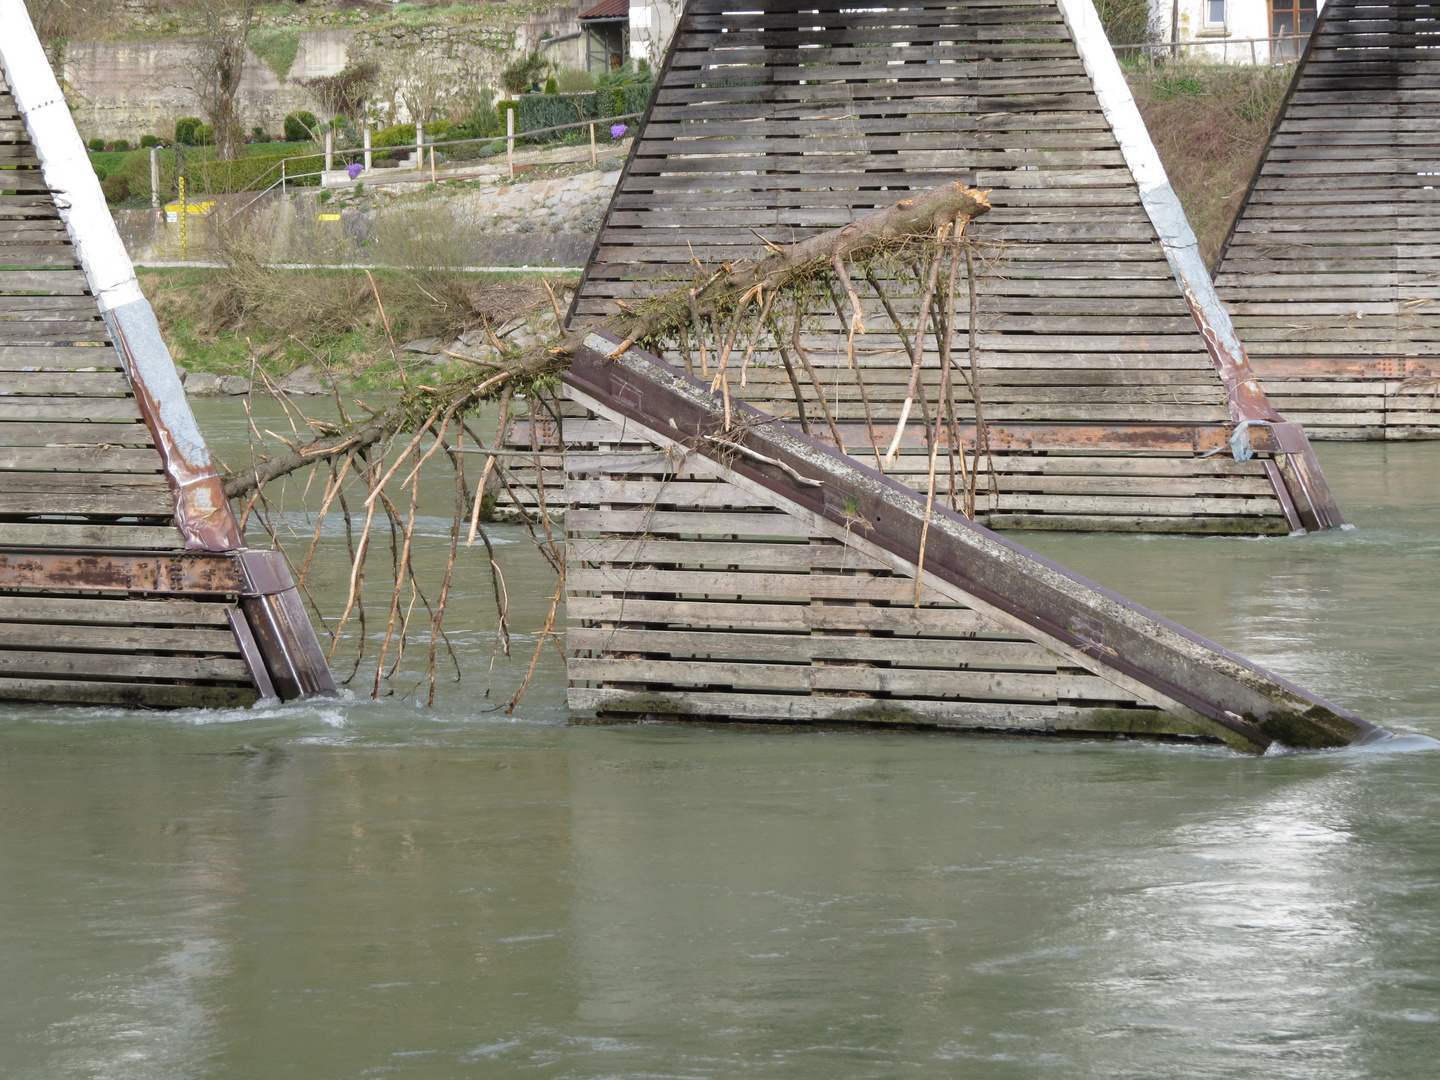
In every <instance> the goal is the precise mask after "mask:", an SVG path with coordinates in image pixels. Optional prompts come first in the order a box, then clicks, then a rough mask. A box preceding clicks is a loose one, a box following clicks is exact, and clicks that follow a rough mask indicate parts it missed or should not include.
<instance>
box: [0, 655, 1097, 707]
mask: <svg viewBox="0 0 1440 1080" xmlns="http://www.w3.org/2000/svg"><path fill="white" fill-rule="evenodd" d="M5 655H6V654H5V653H3V652H0V671H3V670H5V664H4V661H5ZM566 666H567V670H568V672H569V676H570V679H571V681H573V682H628V683H663V684H665V685H684V686H727V687H734V688H735V689H749V688H764V689H768V690H778V691H797V690H803V691H827V690H828V691H859V692H861V693H876V694H896V695H900V696H903V697H958V698H969V699H975V700H981V701H986V700H989V701H1040V702H1047V703H1057V702H1059V701H1062V700H1089V701H1105V700H1109V699H1110V697H1111V695H1112V694H1114V693H1115V686H1114V684H1113V683H1109V682H1106V681H1105V680H1104V679H1099V678H1096V677H1095V676H1093V675H1056V674H1042V673H1037V672H1011V671H939V670H934V669H924V668H894V667H892V668H876V667H863V666H854V665H850V664H834V665H820V666H807V665H801V664H766V663H731V662H726V661H718V660H709V661H700V660H615V659H594V658H589V657H571V659H570V660H569V662H568V663H567V665H566ZM1121 696H1124V695H1121Z"/></svg>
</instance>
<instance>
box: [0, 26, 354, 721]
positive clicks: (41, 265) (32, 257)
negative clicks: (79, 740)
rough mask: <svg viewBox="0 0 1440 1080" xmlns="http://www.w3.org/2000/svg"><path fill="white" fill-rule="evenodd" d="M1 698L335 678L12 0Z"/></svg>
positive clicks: (85, 698) (95, 699)
mask: <svg viewBox="0 0 1440 1080" xmlns="http://www.w3.org/2000/svg"><path fill="white" fill-rule="evenodd" d="M0 25H3V26H4V33H3V35H0V68H3V75H4V81H3V83H0V699H4V700H9V701H43V702H76V703H83V704H94V705H103V704H120V705H137V706H152V707H175V706H209V707H213V706H226V705H241V704H248V703H250V702H253V701H255V700H256V699H257V698H258V697H280V698H294V697H298V696H300V695H303V694H308V693H316V692H325V691H333V690H334V688H335V687H334V683H333V681H332V680H331V678H330V673H329V670H328V668H327V667H326V664H325V659H324V655H323V654H322V653H321V651H320V648H319V644H318V642H317V641H316V640H315V634H314V630H313V629H312V628H311V626H310V622H309V618H308V616H307V614H306V612H305V610H304V607H303V605H302V604H301V601H300V599H299V597H298V595H297V593H296V590H295V585H294V582H293V580H292V579H291V576H290V572H289V570H288V568H287V566H286V564H285V561H284V558H283V556H281V554H280V553H279V552H275V551H258V550H250V549H248V548H247V547H246V545H245V538H244V536H243V534H242V533H241V531H240V528H239V525H238V523H237V522H236V519H235V517H234V514H233V513H232V511H231V508H230V504H229V502H228V501H227V500H226V498H225V494H224V491H223V488H222V487H221V484H220V479H219V477H218V476H217V474H216V471H215V467H214V464H213V462H212V459H211V457H210V454H209V451H208V450H207V449H206V447H205V442H204V439H203V438H202V437H201V435H200V432H199V429H198V428H197V427H196V425H195V418H194V416H193V415H192V414H191V412H190V407H189V404H188V403H187V402H186V400H185V393H184V390H183V388H182V387H181V385H180V380H179V378H178V377H177V375H176V372H175V367H174V364H173V363H172V362H171V360H170V356H169V353H168V351H167V350H166V348H165V344H164V342H163V341H162V340H161V337H160V331H159V327H158V326H157V325H156V322H155V317H154V314H153V313H152V312H151V310H150V305H149V304H148V303H147V302H146V300H145V298H144V297H143V295H142V294H141V293H140V289H139V285H138V284H137V282H136V280H135V275H134V271H133V269H132V267H131V265H130V261H129V259H128V257H127V256H126V254H125V250H124V248H123V246H122V245H121V242H120V237H119V235H118V233H117V232H116V230H115V225H114V222H113V221H112V220H111V217H110V213H109V210H108V209H107V208H106V205H105V200H104V197H103V195H102V194H101V191H100V186H99V182H98V180H97V179H96V177H95V173H94V171H93V170H92V169H91V167H90V164H89V161H88V160H87V158H86V155H85V149H84V147H83V145H82V144H81V142H80V136H79V135H78V133H77V132H76V130H75V125H74V123H73V121H72V120H71V118H70V113H69V110H68V108H67V106H66V104H65V99H64V97H63V95H62V94H61V92H60V88H59V86H58V85H57V84H56V82H55V78H54V76H53V74H52V73H51V71H50V67H49V65H48V63H47V62H46V60H45V56H44V54H43V52H42V51H41V47H40V43H39V41H38V40H37V39H36V37H35V34H34V31H33V29H32V28H31V26H30V23H29V19H28V16H27V15H26V12H25V7H24V5H23V3H21V0H3V2H0Z"/></svg>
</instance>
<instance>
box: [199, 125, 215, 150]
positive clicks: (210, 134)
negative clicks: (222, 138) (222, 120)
mask: <svg viewBox="0 0 1440 1080" xmlns="http://www.w3.org/2000/svg"><path fill="white" fill-rule="evenodd" d="M214 142H215V126H214V125H213V124H201V125H200V126H199V127H197V128H196V129H195V145H196V146H210V145H211V144H212V143H214Z"/></svg>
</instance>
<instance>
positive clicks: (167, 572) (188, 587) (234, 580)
mask: <svg viewBox="0 0 1440 1080" xmlns="http://www.w3.org/2000/svg"><path fill="white" fill-rule="evenodd" d="M0 589H54V590H61V591H66V590H74V591H77V592H123V593H144V594H147V595H151V596H240V595H242V594H243V593H244V592H245V591H246V583H245V573H244V570H243V568H242V566H241V564H240V563H239V562H238V561H237V560H236V559H235V558H234V557H233V556H231V555H229V554H224V553H220V552H198V551H197V552H144V553H139V554H126V553H123V552H115V553H95V552H86V551H69V552H64V551H56V550H54V549H53V548H50V549H37V550H16V549H14V548H10V549H6V550H3V551H0Z"/></svg>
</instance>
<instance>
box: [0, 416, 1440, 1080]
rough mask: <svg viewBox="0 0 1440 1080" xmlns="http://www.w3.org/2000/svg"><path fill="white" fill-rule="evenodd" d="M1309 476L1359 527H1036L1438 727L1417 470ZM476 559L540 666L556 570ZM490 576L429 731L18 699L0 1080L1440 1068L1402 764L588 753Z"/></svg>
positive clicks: (1376, 455) (752, 741)
mask: <svg viewBox="0 0 1440 1080" xmlns="http://www.w3.org/2000/svg"><path fill="white" fill-rule="evenodd" d="M202 423H203V425H204V426H205V427H206V429H207V431H209V432H210V433H211V436H212V438H213V439H214V442H215V444H216V447H217V449H218V450H219V451H220V453H221V454H222V455H239V454H240V453H241V452H242V450H243V439H244V436H243V426H242V424H241V423H240V422H239V420H238V419H237V413H236V410H235V409H234V407H233V406H232V405H231V404H229V403H226V402H221V403H214V404H208V405H206V407H205V408H204V409H203V410H202ZM1321 453H1322V458H1323V460H1324V463H1325V466H1326V468H1327V470H1328V473H1329V476H1330V478H1331V481H1332V484H1333V485H1334V487H1335V489H1336V491H1337V494H1338V496H1339V498H1340V500H1341V503H1342V505H1343V506H1344V508H1345V510H1346V511H1347V513H1348V515H1349V516H1350V518H1351V520H1353V521H1354V522H1355V523H1356V524H1357V525H1358V526H1359V528H1358V529H1356V530H1354V531H1347V532H1344V533H1337V534H1332V535H1327V536H1314V537H1305V538H1298V539H1281V540H1260V541H1256V540H1222V539H1154V538H1148V539H1147V538H1137V537H1117V536H1042V537H1035V536H1031V537H1022V538H1021V539H1022V542H1029V543H1033V544H1035V545H1036V546H1038V547H1040V549H1041V550H1043V551H1044V552H1045V553H1046V554H1047V555H1050V556H1052V557H1055V558H1058V559H1059V560H1061V561H1062V562H1064V563H1067V564H1068V565H1070V566H1072V567H1074V568H1075V569H1077V570H1079V571H1081V572H1082V573H1085V574H1088V575H1090V576H1091V577H1094V578H1095V579H1097V580H1099V581H1101V582H1102V583H1104V584H1106V585H1108V586H1111V587H1113V588H1116V589H1118V590H1119V591H1120V592H1122V593H1124V594H1126V595H1129V596H1131V597H1133V598H1134V599H1136V600H1139V601H1141V602H1143V603H1146V604H1148V605H1150V606H1152V607H1154V608H1157V609H1158V610H1160V611H1161V612H1163V613H1164V614H1166V615H1169V616H1171V617H1173V618H1175V619H1177V620H1178V621H1180V622H1181V623H1183V624H1185V625H1188V626H1190V627H1192V628H1193V629H1195V630H1197V631H1200V632H1202V633H1205V634H1207V635H1210V636H1212V637H1214V638H1216V639H1217V640H1219V641H1220V642H1222V643H1224V644H1226V645H1228V646H1231V647H1233V648H1235V649H1237V650H1238V651H1240V652H1242V653H1244V654H1246V655H1248V656H1250V657H1252V658H1254V659H1256V660H1258V661H1260V662H1262V663H1265V664H1267V665H1269V666H1271V667H1273V668H1275V669H1277V670H1279V671H1280V672H1282V673H1283V674H1285V675H1288V676H1291V677H1292V678H1294V679H1296V680H1297V681H1299V682H1301V683H1304V684H1305V685H1307V686H1309V687H1311V688H1313V689H1315V690H1317V691H1319V692H1321V693H1323V694H1325V695H1326V696H1328V697H1330V698H1332V699H1333V700H1335V701H1337V702H1339V703H1341V704H1343V705H1346V706H1348V707H1350V708H1353V709H1355V710H1356V711H1357V712H1359V713H1361V714H1362V715H1364V716H1366V717H1367V718H1369V719H1372V720H1374V721H1377V722H1379V723H1381V724H1384V725H1386V726H1388V727H1391V728H1393V729H1395V730H1400V731H1405V732H1411V733H1417V734H1420V735H1430V736H1440V671H1437V664H1436V659H1437V657H1436V641H1437V637H1440V607H1437V603H1436V601H1437V595H1440V558H1437V555H1440V443H1429V444H1410V445H1391V446H1384V445H1373V444H1372V445H1349V446H1347V445H1331V446H1322V447H1321ZM446 512H447V511H446V508H445V507H444V506H443V501H442V503H440V504H437V508H435V512H434V513H433V514H432V515H431V516H430V517H427V518H426V519H425V521H424V522H423V526H424V527H423V530H422V531H424V532H425V533H426V540H425V544H426V550H425V552H424V553H423V554H424V557H425V558H426V559H429V560H434V559H438V558H441V557H442V556H441V550H442V546H443V534H444V531H445V527H446V523H445V521H444V514H445V513H446ZM495 536H496V538H497V540H499V541H503V542H502V543H499V544H498V545H497V551H498V553H499V555H500V558H501V561H502V564H503V565H504V566H505V568H506V572H507V577H508V579H509V581H508V583H509V588H510V593H511V596H512V599H513V601H514V604H515V608H516V613H515V617H514V624H515V627H516V629H517V631H519V632H520V633H517V638H516V653H517V656H520V655H524V656H527V657H528V653H529V650H530V648H531V647H532V646H533V642H534V637H533V633H534V632H535V631H536V630H537V629H538V627H539V625H540V623H541V621H542V619H543V613H544V610H545V607H546V603H547V601H546V597H547V595H548V593H549V592H550V591H551V589H552V584H553V579H552V578H551V577H550V575H549V572H548V570H547V569H546V568H545V567H544V565H543V564H542V563H541V562H540V560H539V559H538V557H537V556H536V555H535V554H534V553H533V551H532V549H531V548H530V547H529V545H528V543H527V542H526V541H525V540H524V538H523V534H522V533H521V532H520V530H519V529H518V528H515V527H509V526H501V527H498V528H497V529H496V530H495ZM479 565H480V564H479V563H478V562H476V560H475V556H473V555H470V556H467V557H466V558H465V560H464V561H462V566H461V580H460V591H459V595H458V597H457V599H456V601H455V604H456V609H455V618H454V623H453V629H454V632H455V637H456V642H457V646H458V647H459V649H460V652H461V655H462V658H463V660H464V661H465V666H466V672H467V673H466V677H465V679H464V680H463V681H461V682H460V683H458V684H451V683H445V684H443V685H442V688H441V692H440V695H439V698H438V701H437V707H436V708H435V709H433V710H432V709H426V708H424V707H423V706H421V705H419V704H416V703H415V701H414V700H413V697H405V696H402V695H396V696H395V697H391V698H387V699H385V700H383V701H381V702H380V703H374V702H371V701H369V700H366V695H365V692H364V691H363V690H357V692H356V695H355V697H354V698H352V699H350V700H345V701H340V702H324V703H309V704H296V705H290V706H283V707H270V708H260V709H257V710H253V711H248V712H245V711H235V712H221V713H202V712H188V713H185V712H182V713H175V714H149V715H144V714H127V713H122V712H118V711H109V710H95V709H42V708H14V707H9V708H4V709H3V710H0V1077H4V1078H6V1080H11V1078H14V1080H71V1078H76V1080H78V1078H97V1080H101V1078H103V1080H170V1078H175V1080H182V1078H184V1080H189V1078H211V1077H214V1078H226V1080H231V1078H233V1080H280V1078H288V1077H294V1078H303V1080H331V1078H335V1080H340V1078H346V1080H349V1078H355V1080H359V1078H367V1077H400V1078H405V1080H432V1078H434V1080H442V1078H450V1077H485V1078H492V1077H493V1078H512V1077H514V1078H520V1077H555V1078H567V1080H568V1078H577V1080H578V1078H585V1080H602V1078H604V1080H610V1078H634V1080H640V1078H645V1080H650V1078H661V1077H675V1078H697V1080H699V1078H711V1077H715V1078H730V1077H755V1078H764V1080H772V1078H773V1080H849V1078H861V1077H886V1078H888V1077H920V1078H930V1077H937V1078H938V1077H947V1078H948V1077H964V1078H977V1080H991V1078H994V1080H1021V1078H1026V1080H1028V1078H1031V1077H1057V1078H1060V1077H1065V1078H1069V1077H1076V1078H1100V1077H1107V1078H1108V1077H1125V1078H1130V1077H1133V1078H1137V1080H1138V1078H1145V1080H1152V1078H1176V1080H1180V1078H1184V1080H1208V1078H1220V1077H1225V1078H1241V1077H1243V1078H1251V1077H1255V1078H1265V1080H1277V1078H1278V1080H1290V1078H1293V1080H1342V1078H1346V1080H1348V1078H1372V1077H1373V1078H1393V1080H1424V1078H1427V1077H1431V1076H1435V1075H1436V1074H1437V1072H1440V1067H1437V1065H1436V1061H1437V1059H1440V756H1437V755H1436V754H1433V753H1429V752H1425V751H1424V750H1423V749H1418V750H1416V751H1415V752H1406V749H1405V748H1406V747H1407V746H1417V745H1419V744H1422V743H1423V742H1425V740H1421V739H1410V740H1404V739H1402V740H1399V741H1398V742H1396V743H1392V744H1390V745H1389V747H1388V748H1387V749H1386V750H1384V751H1374V750H1371V751H1339V752H1330V753H1320V754H1304V755H1281V756H1269V757H1263V758H1247V757H1242V756H1240V755H1238V754H1234V753H1231V752H1229V751H1225V750H1221V749H1216V748H1192V747H1181V746H1175V745H1153V744H1145V743H1132V742H1096V741H1058V740H1056V741H1045V740H1040V739H1033V738H988V737H961V736H941V735H925V734H881V733H873V732H857V733H835V732H827V733H794V732H778V731H772V730H765V729H744V730H724V729H716V728H700V727H682V726H659V725H640V726H621V727H594V726H580V727H576V726H567V725H566V723H565V721H566V719H567V714H566V712H565V710H564V708H563V701H564V685H563V674H562V668H561V665H560V661H559V658H558V656H557V655H556V654H555V652H554V651H553V650H551V651H549V652H548V653H547V654H545V655H544V656H543V657H542V660H541V664H540V666H539V668H538V671H537V675H536V680H537V681H536V684H535V687H534V689H533V690H532V692H531V693H530V695H529V696H527V697H526V698H525V700H524V701H523V702H522V704H521V706H520V708H519V709H518V710H517V711H516V713H515V715H513V716H507V715H506V714H505V713H504V712H503V711H500V712H496V711H491V710H493V708H494V706H495V704H496V703H499V702H503V701H504V700H505V699H506V698H507V697H508V696H509V694H510V693H511V692H513V689H514V688H515V686H516V685H518V682H519V678H520V676H521V675H522V674H523V666H524V663H523V661H503V660H502V661H500V662H499V663H498V664H497V665H496V666H495V670H494V674H493V676H492V677H491V678H490V679H489V680H487V675H486V673H487V670H488V669H489V667H490V657H491V644H492V640H493V639H492V637H491V630H492V620H491V617H490V614H489V613H490V612H492V611H493V608H491V607H490V606H489V600H488V595H489V592H488V590H489V584H488V580H487V579H485V578H484V577H483V576H482V575H481V574H480V573H479ZM329 575H330V576H329V578H328V580H329V582H330V586H331V587H336V586H335V581H336V571H335V568H334V567H333V566H332V567H331V569H330V571H329ZM325 580H327V579H326V578H325V577H324V575H322V579H321V581H322V584H323V582H324V581H325ZM373 629H374V627H373V626H372V627H371V630H372V631H373ZM526 635H531V636H526ZM487 685H488V687H489V695H488V696H487ZM422 699H423V695H422Z"/></svg>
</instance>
